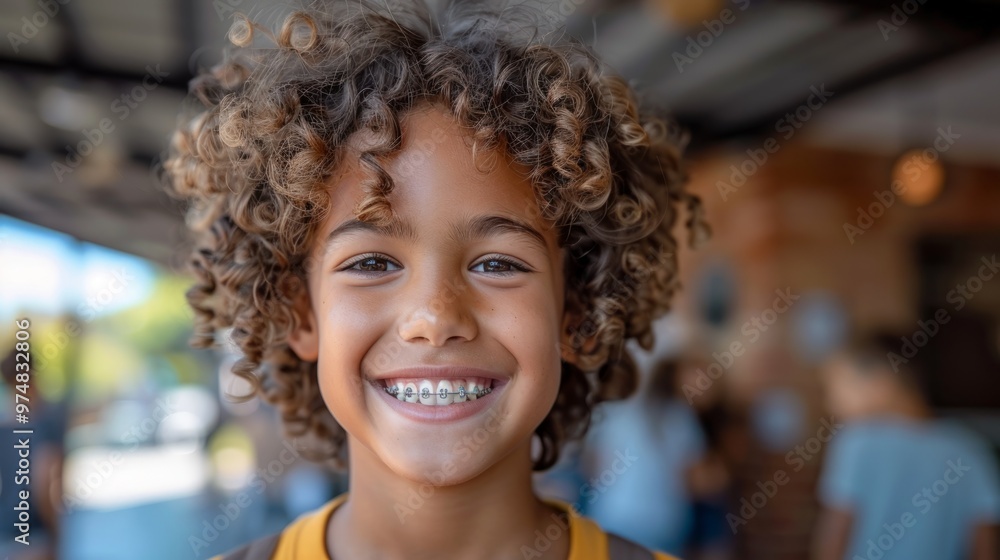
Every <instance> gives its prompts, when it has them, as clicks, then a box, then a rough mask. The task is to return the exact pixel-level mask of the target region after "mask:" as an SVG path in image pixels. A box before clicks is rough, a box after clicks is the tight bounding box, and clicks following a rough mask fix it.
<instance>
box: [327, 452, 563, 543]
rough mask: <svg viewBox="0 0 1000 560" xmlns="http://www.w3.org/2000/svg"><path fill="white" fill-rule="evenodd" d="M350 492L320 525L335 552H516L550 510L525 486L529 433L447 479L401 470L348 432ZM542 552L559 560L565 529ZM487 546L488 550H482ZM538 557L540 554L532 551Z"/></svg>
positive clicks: (541, 526)
mask: <svg viewBox="0 0 1000 560" xmlns="http://www.w3.org/2000/svg"><path fill="white" fill-rule="evenodd" d="M349 449H350V460H349V463H350V491H349V496H348V499H347V501H346V502H345V503H344V504H343V505H342V506H340V507H339V508H338V509H337V510H336V511H335V513H334V515H333V518H332V520H331V522H330V526H329V527H328V528H327V549H328V550H329V551H330V552H331V555H332V558H334V560H340V559H341V558H370V557H373V556H372V555H371V551H373V550H377V551H378V552H379V554H378V556H377V557H378V558H382V559H385V560H394V559H397V558H398V559H403V558H406V559H424V558H426V559H435V560H437V559H445V558H520V557H523V556H524V554H523V552H522V547H524V546H526V547H528V549H532V548H533V547H535V540H536V538H537V535H536V534H535V531H536V530H537V529H541V531H542V533H543V534H544V532H545V529H546V528H547V527H548V526H549V525H551V524H553V523H554V521H555V520H554V518H553V515H554V514H555V510H553V509H552V508H550V507H549V506H548V505H546V504H544V503H542V502H541V501H540V500H539V499H538V498H537V497H536V496H535V494H534V491H533V490H532V478H531V472H532V471H531V457H530V452H531V447H530V440H529V441H528V442H527V443H526V444H525V445H523V446H521V447H520V448H518V449H517V450H515V451H514V452H512V453H511V454H509V455H508V456H507V457H505V458H504V459H502V460H501V461H499V462H498V463H496V464H494V465H492V466H490V467H489V468H488V469H487V470H486V471H484V472H482V473H480V474H479V475H477V476H475V477H473V478H472V479H470V480H468V481H466V482H462V483H458V484H453V485H447V486H437V485H435V484H434V483H433V481H414V480H410V479H407V478H403V477H400V476H399V475H397V474H396V473H395V472H393V471H392V470H391V469H389V467H387V466H386V465H385V463H383V462H382V461H381V460H380V459H379V458H378V457H377V456H375V455H374V454H373V453H372V452H371V451H370V450H369V449H368V448H367V447H365V446H364V445H361V444H360V443H358V442H356V441H355V440H354V439H353V438H350V447H349ZM562 533H563V534H561V535H560V537H559V539H557V541H556V542H554V543H553V546H551V547H549V546H546V549H547V553H546V552H543V551H539V552H540V553H541V554H543V556H540V557H542V558H558V559H560V560H565V559H566V558H567V556H568V551H569V535H568V531H562ZM487 551H488V552H487ZM535 557H539V556H535Z"/></svg>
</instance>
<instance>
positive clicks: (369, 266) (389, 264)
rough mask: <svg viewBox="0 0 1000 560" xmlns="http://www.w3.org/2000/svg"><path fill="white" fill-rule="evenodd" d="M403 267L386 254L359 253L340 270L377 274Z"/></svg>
mask: <svg viewBox="0 0 1000 560" xmlns="http://www.w3.org/2000/svg"><path fill="white" fill-rule="evenodd" d="M393 267H395V268H393ZM402 268H403V267H402V266H400V265H399V263H397V262H396V261H394V260H392V259H390V258H389V257H387V256H385V255H381V254H379V253H366V254H364V255H359V256H358V257H357V258H356V259H353V260H352V261H351V262H349V263H347V264H345V265H344V266H342V267H340V269H338V270H339V271H353V272H360V273H361V274H363V275H376V274H379V273H382V272H393V271H395V270H400V269H402Z"/></svg>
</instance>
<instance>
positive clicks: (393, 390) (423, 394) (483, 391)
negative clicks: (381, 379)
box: [385, 385, 493, 399]
mask: <svg viewBox="0 0 1000 560" xmlns="http://www.w3.org/2000/svg"><path fill="white" fill-rule="evenodd" d="M385 392H386V393H389V394H390V395H392V396H394V397H395V396H397V395H399V387H396V386H395V385H392V386H391V387H386V388H385ZM491 392H493V387H485V388H477V389H476V390H474V391H466V390H465V387H462V386H459V387H458V390H457V391H448V390H446V389H441V390H440V391H438V392H436V393H432V392H431V390H430V389H428V388H426V387H424V388H423V389H422V390H421V391H420V394H419V395H417V396H419V397H420V398H422V399H429V398H431V397H434V396H435V395H436V396H439V397H441V398H442V399H443V398H445V397H447V396H448V395H458V396H459V397H462V398H465V396H466V395H476V398H479V397H481V396H483V395H488V394H489V393H491ZM403 395H404V396H405V397H407V398H409V397H412V396H413V388H412V387H407V388H406V391H405V392H404V393H403Z"/></svg>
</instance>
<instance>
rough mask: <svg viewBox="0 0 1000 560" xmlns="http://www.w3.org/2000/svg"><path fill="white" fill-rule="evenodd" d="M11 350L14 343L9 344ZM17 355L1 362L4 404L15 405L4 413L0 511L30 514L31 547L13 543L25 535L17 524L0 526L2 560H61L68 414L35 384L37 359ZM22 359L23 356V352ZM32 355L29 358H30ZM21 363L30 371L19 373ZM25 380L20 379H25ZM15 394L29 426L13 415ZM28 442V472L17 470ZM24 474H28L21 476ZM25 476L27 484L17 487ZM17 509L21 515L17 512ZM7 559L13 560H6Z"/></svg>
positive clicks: (1, 417) (0, 418) (1, 420)
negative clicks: (23, 496) (25, 493)
mask: <svg viewBox="0 0 1000 560" xmlns="http://www.w3.org/2000/svg"><path fill="white" fill-rule="evenodd" d="M7 347H8V348H13V347H14V344H13V341H12V342H11V343H10V344H8V346H7ZM17 354H18V352H16V351H12V352H10V353H9V354H7V356H6V357H5V358H4V359H3V362H2V363H0V370H2V373H3V385H0V398H2V399H3V401H2V402H4V403H5V404H6V403H12V405H11V406H9V407H8V406H4V407H3V408H2V409H0V410H2V411H3V413H2V414H0V433H2V434H3V436H2V437H3V449H4V452H3V453H2V454H0V461H2V463H0V477H3V479H2V480H0V508H2V509H0V511H3V512H5V514H11V513H12V512H15V511H27V513H28V514H29V515H30V520H29V522H28V525H29V527H30V529H29V531H28V536H27V537H28V538H27V542H28V543H30V544H29V546H25V545H23V544H21V543H19V542H15V541H14V538H15V537H17V536H19V535H22V534H23V533H24V532H23V531H21V530H19V529H18V528H17V527H15V526H14V521H12V522H10V523H3V524H0V527H2V528H0V537H2V541H0V555H3V556H4V558H8V557H13V558H15V559H19V560H21V559H23V560H49V559H53V558H57V555H56V551H57V550H58V548H59V514H58V512H59V509H60V499H61V498H62V467H63V433H64V432H65V429H66V428H65V426H64V425H63V422H65V413H64V412H63V410H62V407H61V406H59V403H49V402H46V400H45V399H44V398H43V397H42V395H41V394H40V393H39V391H38V390H37V388H36V387H37V384H36V383H33V382H32V381H31V374H32V373H33V369H32V367H33V365H34V363H33V362H34V361H33V360H30V359H29V360H28V361H24V360H19V359H17V358H16V356H17ZM21 354H22V356H23V355H24V353H21ZM28 355H29V356H30V353H29V354H28ZM17 364H21V365H22V366H24V365H25V364H27V365H28V366H29V367H28V368H27V369H25V368H23V367H22V368H19V367H17ZM25 371H27V372H28V377H27V380H28V381H27V382H21V381H19V377H18V373H22V374H23V373H24V372H25ZM24 379H25V378H24V377H21V378H20V380H24ZM15 395H21V396H22V397H24V399H23V400H19V401H17V402H22V403H24V404H26V405H27V408H28V412H27V413H26V416H27V418H28V422H27V423H21V422H20V421H19V420H18V418H17V416H16V415H15V411H16V408H15V406H13V403H15V399H16V397H15ZM14 430H31V432H32V433H30V434H24V435H22V434H17V433H14ZM24 438H28V447H27V450H26V451H27V456H26V457H25V458H27V459H28V460H29V461H30V463H29V467H28V468H27V469H21V468H20V467H19V460H20V459H21V457H22V455H21V453H20V448H18V447H17V446H19V445H20V443H21V442H22V441H23V439H24ZM22 471H26V472H25V474H23V475H19V474H16V473H20V472H22ZM21 476H26V477H27V480H28V483H27V484H24V485H22V484H19V481H20V480H23V479H22V478H21ZM22 490H27V491H28V492H29V495H28V499H27V500H24V501H25V502H27V510H25V509H24V507H23V506H21V505H20V503H21V501H22V500H21V498H20V492H21V491H22ZM15 507H18V508H19V509H18V510H15ZM8 555H9V556H8Z"/></svg>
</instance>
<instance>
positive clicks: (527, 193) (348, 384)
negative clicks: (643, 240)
mask: <svg viewBox="0 0 1000 560" xmlns="http://www.w3.org/2000/svg"><path fill="white" fill-rule="evenodd" d="M401 125H402V137H403V142H402V146H401V149H400V150H399V151H398V152H396V153H395V154H394V155H393V156H392V157H391V158H389V159H388V160H387V161H385V162H384V163H383V166H384V168H385V170H386V171H387V172H388V173H389V174H390V175H391V176H392V179H393V183H394V188H393V191H392V193H391V194H390V195H389V196H388V201H389V203H390V204H391V206H392V209H393V212H394V217H395V220H396V221H395V223H394V224H393V225H392V226H391V227H388V228H376V227H374V226H372V225H371V224H367V223H364V222H358V221H356V220H355V219H354V215H353V213H352V210H353V209H354V208H355V206H356V204H357V203H358V201H360V200H362V199H363V198H364V192H363V190H362V187H361V184H362V181H363V180H365V177H366V176H365V174H364V173H363V172H362V170H361V169H360V167H359V166H358V165H357V158H356V157H355V158H351V157H347V158H345V164H344V165H343V170H342V173H341V174H340V176H338V177H335V178H334V180H333V182H332V183H333V184H332V185H331V189H332V191H331V192H332V193H333V194H332V199H333V207H332V210H331V212H330V215H329V216H328V217H327V219H326V221H325V223H324V224H323V225H322V228H321V230H320V235H318V236H317V239H318V240H319V241H318V242H317V244H316V246H314V247H312V254H311V256H312V257H313V260H312V263H313V265H312V266H311V268H310V270H309V271H308V274H309V277H308V288H309V294H310V297H311V301H304V302H303V303H301V304H300V305H299V311H300V313H301V314H302V316H303V321H302V324H301V326H300V327H299V328H298V329H297V330H296V331H295V332H294V333H293V335H292V336H291V337H290V339H289V343H290V345H291V346H292V348H293V350H295V352H296V353H297V354H298V355H299V356H300V357H301V358H302V359H305V360H309V361H313V360H318V372H319V384H320V390H321V393H322V395H323V399H324V401H325V402H326V405H327V407H328V408H329V409H330V411H331V412H332V413H333V416H334V417H335V418H336V420H337V421H338V422H339V423H340V425H341V426H343V427H344V429H345V430H346V431H347V432H348V434H349V436H350V441H351V447H352V453H354V452H355V450H356V448H357V445H358V444H360V445H362V446H364V447H365V448H366V449H367V450H368V451H370V452H371V454H373V455H374V456H376V457H377V458H378V459H379V460H380V462H381V463H383V464H384V465H386V466H388V468H389V469H391V470H392V471H393V472H395V473H396V474H398V475H400V476H403V477H406V478H408V479H411V480H414V481H428V480H430V478H431V477H432V473H436V477H435V479H434V480H433V482H435V483H437V484H454V483H459V482H463V481H465V480H469V479H471V478H473V477H475V476H476V475H477V474H479V473H481V472H483V471H484V470H485V469H487V468H488V467H489V466H491V465H493V464H495V463H497V462H498V461H499V460H500V459H502V458H504V457H506V456H507V455H509V454H510V453H511V452H512V451H514V450H515V449H524V447H523V446H529V445H530V441H531V436H532V434H533V432H534V430H535V428H536V427H537V426H538V425H539V424H540V423H541V422H542V420H543V419H544V418H545V416H546V415H547V414H548V413H549V411H550V409H551V408H552V405H553V403H554V401H555V399H556V394H557V392H558V390H559V377H560V370H561V364H560V359H561V358H562V357H567V356H565V355H561V354H560V346H561V345H560V342H565V339H561V336H562V335H561V333H562V332H564V330H565V329H564V326H565V323H564V321H563V319H564V318H563V310H564V309H563V301H564V298H563V289H564V278H563V268H562V267H563V258H564V250H563V249H561V248H560V247H559V246H558V242H557V232H556V230H555V229H553V228H552V225H551V224H550V223H546V221H545V220H544V219H543V218H541V217H540V216H539V212H538V207H537V203H536V202H535V198H534V193H533V187H532V185H531V183H530V181H529V180H528V179H527V175H526V173H525V171H526V170H525V169H522V168H519V167H516V166H515V165H514V164H513V163H511V162H510V160H509V159H507V158H506V157H505V156H503V155H501V154H493V156H494V157H496V156H499V157H500V159H499V160H498V165H495V166H493V167H492V169H491V170H490V171H488V172H483V171H480V170H478V169H477V167H476V162H475V161H474V160H473V155H472V150H471V147H470V143H469V142H468V141H467V137H466V135H465V133H464V132H463V131H462V128H461V127H460V126H459V125H458V124H457V123H456V122H455V121H454V120H453V119H452V117H450V116H449V115H448V114H447V113H445V112H443V111H442V110H441V109H440V108H437V107H433V108H432V107H423V108H420V109H417V110H414V111H411V112H410V113H408V114H407V115H406V116H404V117H403V119H402V122H401ZM567 359H572V358H571V357H567ZM414 368H424V369H420V370H417V369H414ZM459 368H464V369H459ZM403 370H408V371H403ZM435 376H440V378H445V379H447V380H449V381H450V382H451V392H452V393H458V392H459V384H460V383H461V380H465V383H466V384H468V382H469V378H473V377H482V378H487V377H491V378H493V379H492V380H488V381H487V384H488V385H490V386H492V388H493V391H492V393H490V394H488V395H486V396H483V397H480V399H478V400H476V401H469V400H468V398H467V397H466V399H467V400H466V402H460V403H456V404H447V405H443V406H429V405H427V404H421V402H419V397H416V398H414V399H411V400H417V401H418V402H415V403H409V402H405V401H401V400H398V399H397V398H396V397H393V396H391V395H390V394H389V393H388V392H386V391H385V390H384V387H385V386H386V385H389V386H392V384H394V382H395V381H396V380H399V381H400V387H401V388H405V387H406V386H408V384H409V383H411V382H412V383H413V386H414V387H415V388H416V389H417V391H418V393H417V394H418V395H419V390H420V388H421V383H422V382H421V379H429V381H430V383H428V382H426V381H425V382H423V385H425V386H426V385H428V384H430V385H431V386H432V389H431V392H432V394H436V392H437V391H438V390H440V388H441V387H440V386H439V385H437V382H438V381H440V379H439V378H437V377H435ZM480 383H482V380H481V381H480ZM445 388H447V385H446V386H445ZM469 388H470V387H468V386H466V389H469ZM458 396H459V395H457V394H454V395H452V396H451V399H452V400H454V399H455V398H456V397H458ZM431 400H434V397H433V396H432V397H431ZM424 402H429V401H424ZM441 473H445V475H446V476H445V477H444V480H442V476H441Z"/></svg>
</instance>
